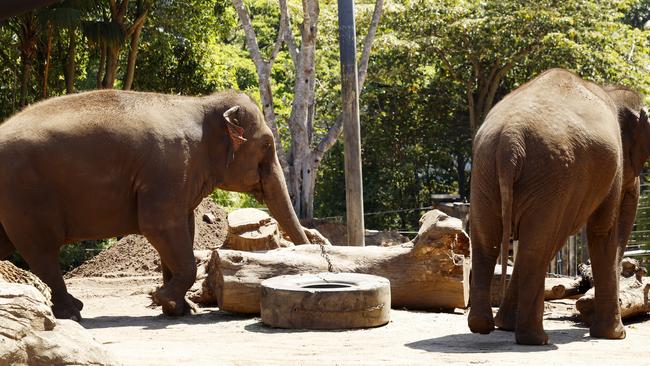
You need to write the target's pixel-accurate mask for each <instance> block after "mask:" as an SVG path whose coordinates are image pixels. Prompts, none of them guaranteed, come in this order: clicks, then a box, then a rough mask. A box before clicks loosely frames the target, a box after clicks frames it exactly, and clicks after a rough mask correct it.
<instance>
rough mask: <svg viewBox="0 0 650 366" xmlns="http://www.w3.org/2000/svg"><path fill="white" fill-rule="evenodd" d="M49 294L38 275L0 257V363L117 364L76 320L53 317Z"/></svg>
mask: <svg viewBox="0 0 650 366" xmlns="http://www.w3.org/2000/svg"><path fill="white" fill-rule="evenodd" d="M7 280H15V281H20V282H33V284H38V285H39V287H41V288H39V289H37V288H36V287H34V285H33V284H26V283H13V282H7ZM49 294H50V289H49V288H48V287H47V286H46V285H45V284H43V283H42V282H40V280H38V278H37V277H35V276H33V275H32V274H31V273H29V272H26V271H23V270H21V269H19V268H17V267H15V266H14V265H13V264H11V263H9V262H7V261H0V364H2V365H5V364H6V365H35V366H36V365H39V366H40V365H117V364H118V362H117V361H116V360H115V359H114V358H113V356H111V355H110V354H109V353H108V352H107V351H106V350H105V349H104V348H103V347H102V345H101V344H99V343H98V342H97V341H95V340H94V339H93V338H92V336H91V335H90V333H88V332H87V331H86V330H85V329H84V328H83V327H81V326H80V325H79V324H77V323H76V322H74V321H72V320H60V319H55V318H54V315H53V314H52V310H51V308H50V306H51V302H50V299H49V298H48V297H46V296H50V295H49Z"/></svg>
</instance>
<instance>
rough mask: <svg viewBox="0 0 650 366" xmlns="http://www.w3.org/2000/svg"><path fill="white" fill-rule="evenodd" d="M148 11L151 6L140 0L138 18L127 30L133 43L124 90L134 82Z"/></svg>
mask: <svg viewBox="0 0 650 366" xmlns="http://www.w3.org/2000/svg"><path fill="white" fill-rule="evenodd" d="M148 11H149V8H147V7H145V5H144V2H143V1H142V0H138V5H137V11H136V14H135V16H136V20H135V21H134V23H133V25H131V27H130V28H129V29H128V31H127V33H131V37H130V38H131V44H130V47H129V55H128V58H127V65H126V77H125V78H124V85H123V87H122V88H123V89H124V90H131V86H132V84H133V76H134V74H135V62H136V60H137V57H138V45H139V44H140V34H141V33H142V28H143V27H144V21H145V19H146V17H147V13H148Z"/></svg>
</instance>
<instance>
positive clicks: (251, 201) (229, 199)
mask: <svg viewBox="0 0 650 366" xmlns="http://www.w3.org/2000/svg"><path fill="white" fill-rule="evenodd" d="M210 197H212V200H213V201H214V202H216V203H217V204H218V205H219V206H221V207H223V208H224V209H225V210H226V211H227V212H231V211H233V210H236V209H238V208H246V207H254V208H265V207H266V206H264V205H263V204H261V203H259V202H257V200H256V199H255V198H254V197H253V196H251V195H250V194H247V193H238V192H229V191H223V190H221V189H215V190H214V192H212V194H211V195H210Z"/></svg>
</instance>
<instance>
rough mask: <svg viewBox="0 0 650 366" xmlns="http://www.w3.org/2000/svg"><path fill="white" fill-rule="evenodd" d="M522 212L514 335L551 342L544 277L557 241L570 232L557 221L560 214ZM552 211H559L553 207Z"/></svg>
mask: <svg viewBox="0 0 650 366" xmlns="http://www.w3.org/2000/svg"><path fill="white" fill-rule="evenodd" d="M532 212H533V213H530V214H526V215H524V216H522V218H521V221H520V226H519V251H518V254H517V262H516V263H515V268H514V273H513V278H515V279H516V280H515V282H516V285H517V290H516V291H517V307H516V315H515V317H516V326H515V338H516V341H517V343H519V344H530V345H543V344H547V343H548V336H547V335H546V333H545V332H544V326H543V315H544V278H545V277H546V268H547V266H548V262H549V261H550V259H551V257H552V256H553V254H554V253H555V252H556V250H555V249H557V247H558V244H557V243H564V242H565V241H566V238H567V237H568V234H567V233H566V232H565V231H564V230H563V228H562V227H561V226H560V225H559V224H558V221H560V220H561V218H559V217H556V216H553V215H546V216H541V217H540V214H539V213H540V212H541V210H532ZM550 212H558V211H557V210H556V211H550Z"/></svg>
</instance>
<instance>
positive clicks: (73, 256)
mask: <svg viewBox="0 0 650 366" xmlns="http://www.w3.org/2000/svg"><path fill="white" fill-rule="evenodd" d="M114 242H115V239H105V240H84V241H81V242H79V243H73V244H67V245H64V246H63V247H61V250H60V251H59V265H60V266H61V271H63V272H64V273H65V272H68V271H70V270H71V269H73V268H76V267H78V266H80V265H81V264H82V263H83V262H85V261H87V260H88V259H90V258H92V257H94V256H95V255H97V254H99V252H101V251H102V250H104V249H106V248H108V247H110V246H111V245H112V244H113V243H114ZM8 259H9V261H10V262H12V263H13V264H15V265H16V266H18V267H20V268H24V269H28V268H29V266H28V265H27V263H26V262H25V260H24V259H23V258H22V257H21V256H20V254H18V253H13V254H12V255H11V256H10V257H9V258H8Z"/></svg>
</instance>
